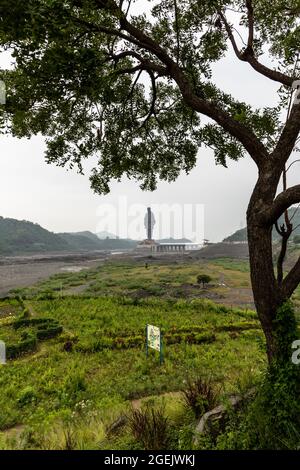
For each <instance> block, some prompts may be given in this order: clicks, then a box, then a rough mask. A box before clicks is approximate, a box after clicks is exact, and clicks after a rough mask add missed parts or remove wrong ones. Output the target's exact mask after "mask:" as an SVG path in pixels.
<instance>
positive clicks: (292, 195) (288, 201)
mask: <svg viewBox="0 0 300 470" xmlns="http://www.w3.org/2000/svg"><path fill="white" fill-rule="evenodd" d="M299 202H300V184H298V185H296V186H292V187H290V188H288V189H287V190H286V191H283V192H282V193H280V194H278V196H277V197H276V198H275V200H274V202H273V204H272V205H271V207H270V209H269V210H267V211H266V212H265V213H264V214H263V215H262V217H263V222H264V223H266V224H268V225H271V224H275V222H276V221H277V220H278V219H279V217H280V216H281V215H282V214H283V213H284V211H285V210H287V209H288V208H289V207H291V206H292V205H293V204H297V203H299Z"/></svg>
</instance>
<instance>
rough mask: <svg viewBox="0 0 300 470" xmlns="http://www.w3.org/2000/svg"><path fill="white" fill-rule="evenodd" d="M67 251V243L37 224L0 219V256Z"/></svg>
mask: <svg viewBox="0 0 300 470" xmlns="http://www.w3.org/2000/svg"><path fill="white" fill-rule="evenodd" d="M68 249H69V246H68V244H67V242H65V241H64V240H63V239H62V238H60V237H59V236H58V235H56V234H54V233H52V232H48V230H45V229H44V228H42V227H40V225H38V224H34V223H32V222H27V221H25V220H15V219H6V218H3V217H0V254H7V255H14V254H22V253H32V252H39V253H41V252H48V251H63V250H68Z"/></svg>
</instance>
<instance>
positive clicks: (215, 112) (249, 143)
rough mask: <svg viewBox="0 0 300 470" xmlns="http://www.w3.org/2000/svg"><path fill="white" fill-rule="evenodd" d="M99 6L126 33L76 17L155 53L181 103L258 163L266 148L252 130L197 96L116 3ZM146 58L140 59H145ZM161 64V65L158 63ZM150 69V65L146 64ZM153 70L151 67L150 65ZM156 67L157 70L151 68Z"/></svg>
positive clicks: (172, 63)
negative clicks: (222, 133)
mask: <svg viewBox="0 0 300 470" xmlns="http://www.w3.org/2000/svg"><path fill="white" fill-rule="evenodd" d="M97 3H98V5H99V8H102V9H107V10H108V11H111V12H112V14H114V15H115V16H116V18H118V20H119V23H120V27H121V30H123V31H126V33H127V34H125V33H123V32H121V31H118V30H117V29H114V28H106V27H104V26H99V25H93V24H92V25H91V24H89V23H88V22H86V21H83V23H82V21H81V20H78V21H79V22H81V23H82V25H83V26H85V27H89V28H90V29H91V31H94V32H97V31H98V32H102V33H105V34H108V35H110V36H118V37H119V38H120V39H124V40H126V41H129V42H131V43H132V44H135V45H137V46H138V47H139V48H140V49H144V50H146V51H148V52H150V53H152V54H153V55H154V56H156V57H157V58H158V59H159V60H160V61H161V62H162V64H164V65H165V68H164V72H167V74H168V75H169V76H170V78H173V80H174V81H175V82H176V83H177V85H178V87H179V89H180V91H181V93H182V96H183V99H184V101H185V103H186V104H187V105H188V106H190V107H191V108H192V109H194V110H195V111H197V112H199V113H201V114H204V115H206V116H207V117H209V118H211V119H212V120H214V121H215V122H216V123H217V124H219V125H220V126H221V127H222V128H223V129H225V131H227V132H228V133H229V134H230V135H232V136H233V137H234V138H236V139H237V140H239V141H240V142H241V143H242V145H243V146H244V148H245V149H246V150H247V152H248V153H249V154H250V155H251V157H252V158H253V160H254V161H255V163H256V164H257V165H258V166H259V167H261V166H262V164H263V162H264V161H265V160H266V159H267V157H268V152H267V150H266V149H265V147H264V145H263V144H262V142H260V141H259V139H258V138H257V137H256V136H255V134H254V133H253V132H252V131H251V130H250V129H249V128H247V127H246V126H244V125H243V124H242V123H240V122H238V121H236V120H234V119H233V118H232V117H231V116H230V114H228V113H227V112H226V111H224V110H222V109H221V108H219V107H218V106H217V105H216V104H214V103H212V102H210V101H208V100H205V99H203V98H200V97H199V96H197V95H196V93H195V92H194V87H193V85H192V83H190V81H189V79H188V78H187V77H186V75H185V74H184V72H183V71H182V70H181V69H180V67H179V65H178V64H177V63H176V62H175V61H174V60H173V59H172V57H170V56H169V54H168V53H167V51H166V50H165V49H164V48H162V47H161V46H160V45H159V44H158V43H157V42H156V41H154V40H153V39H152V38H150V37H149V36H147V35H146V34H145V33H144V32H143V31H142V30H140V29H139V28H137V27H136V26H134V25H132V24H131V23H130V22H129V21H128V20H127V18H126V16H125V15H124V14H123V12H122V11H121V10H119V9H118V5H117V4H116V3H115V2H114V1H113V0H112V1H109V2H104V1H103V0H97ZM145 60H146V59H144V62H145ZM162 67H163V66H162ZM149 69H150V65H149ZM152 70H153V69H152ZM155 71H158V70H155ZM161 71H162V69H161Z"/></svg>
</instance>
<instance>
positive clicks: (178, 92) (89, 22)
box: [0, 0, 299, 193]
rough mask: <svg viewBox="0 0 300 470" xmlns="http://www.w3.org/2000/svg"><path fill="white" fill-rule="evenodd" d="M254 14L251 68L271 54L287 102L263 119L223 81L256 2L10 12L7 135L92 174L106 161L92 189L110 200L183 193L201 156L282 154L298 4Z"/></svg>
mask: <svg viewBox="0 0 300 470" xmlns="http://www.w3.org/2000/svg"><path fill="white" fill-rule="evenodd" d="M253 3H254V13H255V36H254V37H253V39H251V37H249V39H248V45H247V47H245V46H243V45H242V47H241V49H239V51H238V55H239V56H240V57H239V58H240V59H241V60H243V61H247V60H249V63H250V64H251V62H253V60H254V62H255V61H258V60H259V58H260V56H261V55H262V54H263V49H264V45H265V44H268V54H269V55H270V56H271V57H273V58H274V59H275V60H276V61H277V64H278V65H277V71H276V72H273V71H272V72H271V71H270V72H269V73H275V74H278V76H277V78H280V79H281V80H278V81H279V82H280V83H281V84H282V93H283V97H282V101H281V102H280V103H277V104H276V105H275V106H274V108H262V109H253V108H252V107H251V106H250V104H248V103H246V102H243V101H240V100H237V99H235V98H234V97H232V96H230V95H229V94H226V93H224V91H222V89H220V88H218V86H217V84H216V83H215V80H214V76H213V65H214V63H215V62H217V61H219V60H220V59H222V58H224V57H225V55H226V53H227V51H228V49H229V48H230V47H231V44H230V40H229V39H228V38H229V37H231V36H230V34H229V36H228V31H229V29H230V31H234V29H233V24H236V23H240V25H241V26H239V28H240V29H241V31H243V33H245V31H246V30H247V26H249V4H251V2H247V1H246V2H245V1H220V0H207V1H201V2H199V1H195V0H190V1H181V2H180V5H179V2H176V1H173V0H163V1H159V2H157V1H149V2H147V5H146V2H141V1H129V2H128V1H119V2H115V1H112V0H108V1H103V0H38V1H37V0H29V1H28V2H23V1H22V0H15V1H14V2H13V3H12V2H10V1H9V0H3V1H2V2H1V6H0V43H1V44H2V47H3V49H8V50H12V54H13V59H14V62H15V67H14V69H13V70H11V71H2V78H3V79H4V80H5V82H6V83H7V87H8V98H7V105H6V107H5V108H4V109H2V111H3V114H4V116H3V115H2V120H3V128H4V127H5V126H4V122H6V126H8V128H9V131H11V132H12V133H13V134H14V135H16V136H18V137H24V136H25V137H29V136H31V135H32V134H37V133H41V134H43V135H45V136H47V153H46V158H47V161H48V162H50V163H52V162H53V163H56V164H57V165H60V166H65V165H70V166H71V167H74V166H75V167H77V168H78V169H79V171H82V161H83V160H84V159H86V158H88V157H93V158H94V159H96V160H97V161H96V164H95V167H94V170H93V172H92V176H91V182H92V186H93V188H94V190H95V191H97V192H100V193H106V192H108V191H109V181H110V180H111V179H112V178H116V179H120V178H121V177H122V175H127V176H128V177H129V178H135V179H137V180H139V181H140V184H141V186H142V188H144V189H154V188H155V186H156V182H157V179H158V178H159V179H162V180H167V181H173V180H175V179H176V178H177V176H178V175H179V173H180V172H181V171H182V170H184V171H186V172H189V171H190V170H191V169H192V168H193V167H194V165H195V163H196V156H197V151H198V148H199V146H201V145H204V146H208V147H211V148H212V149H213V150H214V153H215V158H216V162H217V163H218V164H222V165H224V166H226V160H227V158H232V159H235V160H236V159H238V158H240V157H242V156H243V155H244V154H245V150H246V151H248V152H250V153H251V152H252V151H253V153H259V152H265V153H267V152H268V151H269V152H271V151H272V150H273V149H274V148H275V144H276V141H277V138H278V135H279V132H280V129H281V125H282V123H281V122H280V110H281V107H282V106H283V105H284V104H286V95H285V94H284V91H287V89H288V87H289V86H291V83H292V80H291V78H290V77H292V76H293V74H294V75H295V71H294V68H293V67H294V63H295V56H296V54H297V53H298V46H299V24H298V22H297V17H298V12H299V9H298V6H297V2H295V1H291V0H290V1H284V2H283V1H281V0H276V1H274V2H273V3H272V6H270V3H269V2H266V1H265V0H259V1H256V2H253ZM141 6H144V9H145V13H140V14H138V12H139V11H142V10H141ZM149 9H151V12H150V11H149ZM228 18H230V21H229V19H228ZM231 22H232V25H231ZM231 26H232V28H231ZM231 34H232V32H231ZM249 36H251V33H249ZM237 37H238V36H237ZM231 39H232V38H231ZM233 41H235V39H233ZM234 44H235V42H234V43H233V45H234ZM254 57H255V59H254ZM251 65H252V66H254V67H257V64H256V63H254V65H253V63H252V64H251ZM264 72H265V71H264ZM282 77H285V79H282ZM201 114H202V115H204V118H200V116H201ZM207 118H208V119H207Z"/></svg>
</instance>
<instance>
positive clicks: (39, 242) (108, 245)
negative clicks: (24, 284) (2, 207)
mask: <svg viewBox="0 0 300 470" xmlns="http://www.w3.org/2000/svg"><path fill="white" fill-rule="evenodd" d="M136 245H137V242H136V241H134V240H121V239H104V240H101V239H99V238H98V236H97V235H95V234H94V233H92V232H89V231H84V232H78V233H53V232H49V231H48V230H46V229H44V228H42V227H41V226H40V225H38V224H34V223H32V222H28V221H26V220H16V219H10V218H4V217H1V216H0V255H2V256H4V255H6V256H9V255H11V256H14V255H23V254H24V255H25V254H34V253H50V252H52V253H53V252H60V251H61V252H63V251H95V250H118V249H132V248H135V247H136Z"/></svg>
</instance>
